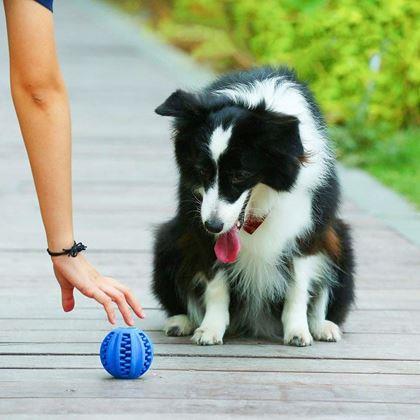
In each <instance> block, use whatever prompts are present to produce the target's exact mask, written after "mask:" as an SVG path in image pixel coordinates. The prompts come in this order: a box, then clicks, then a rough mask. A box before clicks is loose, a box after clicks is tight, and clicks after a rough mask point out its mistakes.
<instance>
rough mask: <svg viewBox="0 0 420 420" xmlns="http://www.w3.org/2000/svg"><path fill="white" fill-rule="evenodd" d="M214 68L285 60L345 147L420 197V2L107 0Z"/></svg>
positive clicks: (419, 201)
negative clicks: (307, 86) (312, 94)
mask: <svg viewBox="0 0 420 420" xmlns="http://www.w3.org/2000/svg"><path fill="white" fill-rule="evenodd" d="M104 1H107V2H108V3H112V4H114V5H115V6H116V7H118V8H120V9H122V10H124V11H125V12H126V13H129V14H131V15H132V16H135V17H138V19H139V20H140V21H141V23H142V24H143V25H144V24H146V25H147V26H148V27H149V28H150V29H151V30H153V31H154V32H156V33H157V35H158V36H160V37H161V38H163V39H164V40H165V41H167V42H169V43H171V44H172V45H175V46H176V47H178V48H180V49H182V50H184V51H186V52H188V53H189V54H191V55H192V56H193V57H194V58H195V59H196V60H197V61H199V62H201V63H203V64H206V65H208V66H210V67H211V68H212V69H213V70H214V71H216V72H224V71H228V70H231V69H246V68H249V67H252V66H255V65H260V64H272V65H278V64H286V65H288V66H291V67H293V68H295V70H296V71H297V73H298V76H299V77H300V78H301V79H302V80H304V81H306V82H307V83H308V84H309V86H310V87H311V89H312V90H313V91H314V93H315V96H316V97H317V99H318V101H319V103H320V105H321V107H322V109H323V111H324V113H325V114H326V116H327V120H328V122H329V124H330V130H331V137H332V139H333V140H334V142H335V146H336V150H337V154H338V156H339V158H340V159H341V161H343V162H344V163H347V164H350V165H354V166H359V167H362V168H364V169H366V170H367V171H369V172H370V173H372V174H373V175H374V176H376V177H377V178H378V179H379V180H380V181H382V182H383V183H384V184H386V185H388V186H390V187H392V188H394V189H395V190H397V191H398V192H400V193H402V194H404V195H405V196H406V197H407V198H408V199H409V200H411V201H412V202H413V203H415V204H416V205H417V206H420V170H419V162H420V141H419V140H420V136H419V134H420V130H419V126H418V123H419V121H420V118H419V93H420V92H419V91H420V89H419V86H420V83H419V82H420V59H419V47H420V24H419V22H420V19H419V17H420V2H419V1H415V0H392V1H379V0H364V1H359V0H336V1H334V0H330V1H327V0H104Z"/></svg>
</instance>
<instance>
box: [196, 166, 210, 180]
mask: <svg viewBox="0 0 420 420" xmlns="http://www.w3.org/2000/svg"><path fill="white" fill-rule="evenodd" d="M198 173H199V174H200V177H201V178H202V179H204V180H209V179H210V178H211V175H212V171H211V170H210V169H209V168H199V169H198Z"/></svg>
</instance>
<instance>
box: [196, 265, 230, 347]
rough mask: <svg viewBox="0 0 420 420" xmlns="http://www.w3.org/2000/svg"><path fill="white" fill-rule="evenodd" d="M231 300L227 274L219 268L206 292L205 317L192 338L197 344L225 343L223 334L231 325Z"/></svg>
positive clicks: (208, 284)
mask: <svg viewBox="0 0 420 420" xmlns="http://www.w3.org/2000/svg"><path fill="white" fill-rule="evenodd" d="M229 301H230V297H229V286H228V282H227V279H226V275H225V273H224V271H223V270H219V271H218V272H217V273H216V275H215V276H214V278H213V280H211V281H209V282H208V283H207V287H206V291H205V292H204V306H205V313H204V318H203V321H202V322H201V325H200V326H199V327H198V328H197V329H196V330H195V333H194V335H193V338H192V339H193V340H194V341H195V342H196V343H197V344H201V345H212V344H223V335H224V334H225V331H226V328H227V326H228V325H229Z"/></svg>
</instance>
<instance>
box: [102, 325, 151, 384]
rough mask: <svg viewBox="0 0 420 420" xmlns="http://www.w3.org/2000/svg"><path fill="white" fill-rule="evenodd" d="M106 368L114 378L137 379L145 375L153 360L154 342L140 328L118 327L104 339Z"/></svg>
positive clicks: (103, 347)
mask: <svg viewBox="0 0 420 420" xmlns="http://www.w3.org/2000/svg"><path fill="white" fill-rule="evenodd" d="M100 357H101V363H102V366H103V367H104V369H105V370H106V371H107V372H108V373H109V374H111V375H112V376H113V377H114V378H118V379H136V378H139V377H140V376H142V375H144V374H145V373H146V372H147V371H148V370H149V368H150V365H151V364H152V361H153V344H152V342H151V341H150V339H149V337H148V336H147V335H146V334H145V333H144V332H143V331H142V330H139V329H138V328H135V327H130V328H116V329H115V330H112V331H111V332H110V333H109V334H108V335H107V336H106V337H105V338H104V339H103V341H102V344H101V350H100Z"/></svg>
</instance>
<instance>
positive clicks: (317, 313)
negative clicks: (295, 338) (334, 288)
mask: <svg viewBox="0 0 420 420" xmlns="http://www.w3.org/2000/svg"><path fill="white" fill-rule="evenodd" d="M328 301H329V291H328V288H326V287H324V288H323V289H321V290H320V291H319V293H318V295H317V296H316V297H315V299H314V301H313V302H312V307H311V310H310V311H309V314H308V321H309V329H310V331H311V334H312V336H313V337H314V339H315V340H318V341H340V340H341V331H340V328H339V327H338V325H336V324H334V323H333V322H331V321H327V320H326V319H325V317H326V314H327V307H328Z"/></svg>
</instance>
